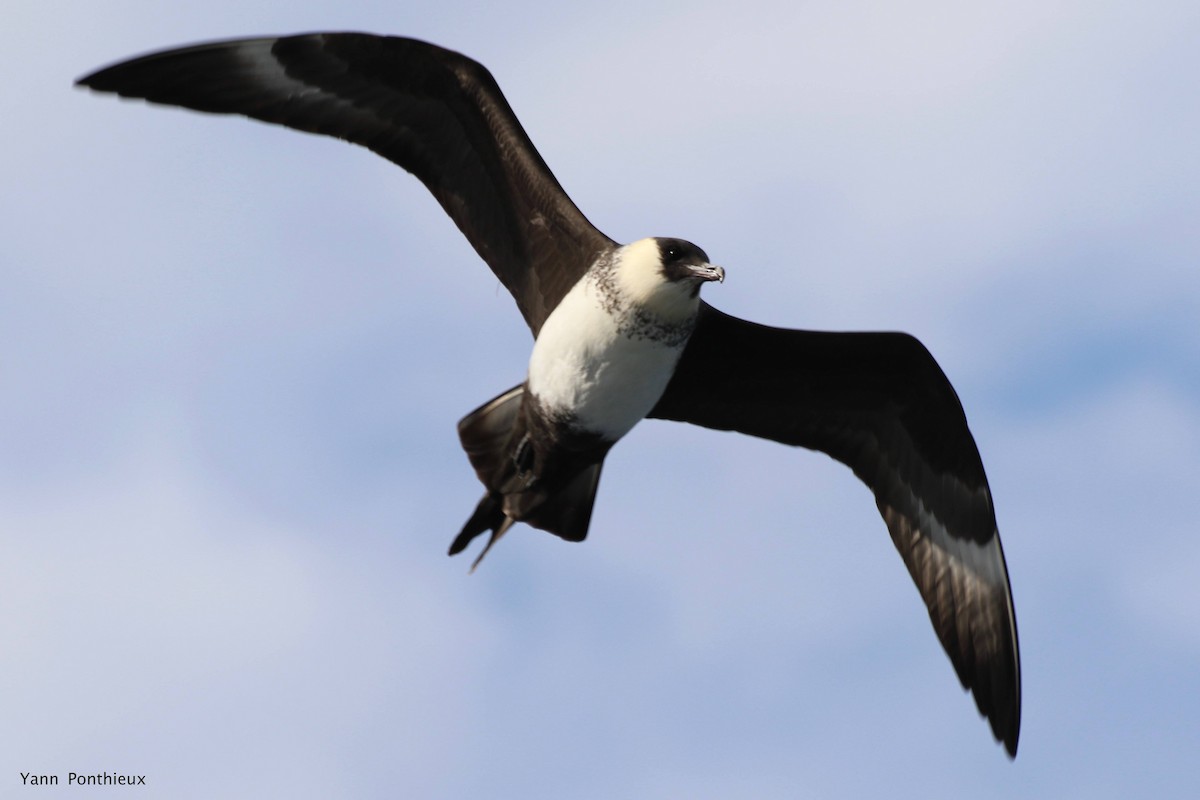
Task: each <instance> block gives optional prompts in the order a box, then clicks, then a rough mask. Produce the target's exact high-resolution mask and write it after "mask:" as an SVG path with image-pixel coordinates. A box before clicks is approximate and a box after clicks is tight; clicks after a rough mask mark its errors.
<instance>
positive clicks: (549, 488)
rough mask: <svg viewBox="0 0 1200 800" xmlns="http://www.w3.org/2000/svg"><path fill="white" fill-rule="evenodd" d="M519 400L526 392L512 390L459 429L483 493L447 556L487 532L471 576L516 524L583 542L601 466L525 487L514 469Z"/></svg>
mask: <svg viewBox="0 0 1200 800" xmlns="http://www.w3.org/2000/svg"><path fill="white" fill-rule="evenodd" d="M523 395H524V386H514V387H513V388H511V389H509V390H508V391H506V392H504V393H503V394H500V395H498V396H497V397H495V398H493V399H492V400H489V401H488V402H486V403H484V404H483V405H481V406H480V407H479V408H477V409H475V410H474V411H472V412H471V413H470V414H468V415H467V416H465V417H463V419H462V421H461V422H459V423H458V435H459V439H460V440H461V442H462V446H463V450H465V451H466V453H467V458H468V459H470V461H471V466H472V467H474V468H475V474H476V475H478V476H479V480H480V481H481V482H482V483H483V485H484V486H485V487H486V488H487V492H486V493H485V494H484V496H483V498H482V499H481V500H480V501H479V504H478V505H477V506H476V507H475V511H474V513H472V514H471V518H470V519H468V520H467V522H466V524H465V525H463V528H462V530H461V531H459V534H458V536H456V537H454V541H453V542H451V544H450V555H452V556H453V555H457V554H458V553H461V552H462V551H463V550H465V549H466V548H467V546H468V545H469V544H470V543H471V542H472V541H473V540H474V539H475V538H476V537H477V536H479V535H481V534H482V533H484V532H485V531H491V537H490V538H489V539H488V543H487V545H486V546H485V547H484V549H483V552H482V553H481V554H480V555H479V557H478V558H477V559H476V560H475V565H474V566H472V567H471V570H472V571H474V569H475V567H476V566H478V565H479V562H480V561H482V560H483V557H484V555H486V554H487V552H488V551H489V550H490V549H491V548H492V546H493V545H494V544H495V543H496V542H497V541H499V540H500V537H502V536H503V535H504V534H505V533H506V532H507V531H508V529H509V528H510V527H512V525H513V524H514V523H516V522H525V523H528V524H529V525H532V526H533V527H535V528H540V529H542V530H545V531H548V532H550V533H553V534H555V535H556V536H560V537H562V538H563V539H566V540H567V541H571V542H581V541H583V540H584V538H586V537H587V531H588V525H589V523H590V522H591V518H592V507H593V506H594V504H595V501H596V489H597V487H598V486H599V483H600V468H601V466H602V464H603V461H597V462H594V463H591V464H587V465H586V466H584V467H583V469H581V470H580V471H579V472H578V473H577V474H575V475H574V476H571V477H569V478H566V483H565V484H562V483H559V482H558V481H551V482H542V481H538V482H535V483H534V484H533V485H529V484H528V482H527V479H523V478H522V477H521V476H519V475H518V472H517V466H516V464H515V463H514V457H515V451H516V448H517V445H518V443H519V442H520V441H521V440H522V438H523V437H524V436H525V423H524V420H523V417H522V414H521V399H522V397H523ZM601 458H602V456H601ZM515 487H519V488H515Z"/></svg>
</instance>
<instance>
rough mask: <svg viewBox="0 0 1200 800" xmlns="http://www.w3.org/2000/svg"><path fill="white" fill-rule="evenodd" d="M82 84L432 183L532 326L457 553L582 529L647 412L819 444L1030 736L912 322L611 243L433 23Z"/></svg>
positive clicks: (1008, 603)
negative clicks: (748, 296)
mask: <svg viewBox="0 0 1200 800" xmlns="http://www.w3.org/2000/svg"><path fill="white" fill-rule="evenodd" d="M78 83H79V84H81V85H83V86H87V87H90V88H91V89H95V90H97V91H101V92H114V93H116V94H118V95H121V96H123V97H132V98H141V99H145V100H148V101H150V102H154V103H164V104H168V105H177V106H183V107H186V108H191V109H195V110H197V111H206V112H212V113H219V114H242V115H244V116H247V117H252V118H254V119H258V120H262V121H265V122H272V123H277V124H280V125H285V126H287V127H290V128H296V129H298V130H302V131H308V132H310V133H317V134H324V135H327V136H334V137H337V138H340V139H345V140H347V141H350V142H354V143H355V144H359V145H362V146H364V147H367V148H369V149H370V150H372V151H374V152H376V153H378V154H379V155H381V156H383V157H384V158H387V159H388V160H390V161H393V162H395V163H396V164H399V165H400V166H401V167H403V168H404V169H405V170H407V171H409V172H411V173H412V174H414V175H415V176H416V177H417V178H418V179H420V181H421V182H422V183H424V184H425V186H426V188H428V189H429V191H431V192H432V193H433V195H434V197H436V198H437V200H438V202H439V203H441V205H442V208H443V209H445V211H446V213H447V214H449V215H450V217H451V219H453V220H454V222H455V224H457V225H458V227H459V229H460V230H461V231H462V232H463V234H464V235H465V236H466V237H467V239H468V240H469V241H470V243H471V245H472V246H473V247H474V248H475V250H476V252H478V253H479V255H480V257H481V258H483V260H484V261H485V262H487V264H488V266H489V267H491V269H492V272H494V273H495V274H496V276H497V277H498V278H499V279H500V281H501V282H502V283H503V284H504V286H505V288H507V289H508V291H509V292H511V293H512V296H513V298H514V299H515V300H516V303H517V306H518V308H519V309H520V311H521V314H522V315H523V316H524V318H525V321H526V323H528V325H529V328H530V330H531V331H532V332H533V335H534V346H533V353H532V356H531V357H530V361H529V369H528V372H527V375H526V378H525V381H524V382H523V383H521V384H520V385H518V386H515V387H513V388H511V389H509V390H507V391H505V392H503V393H502V394H500V395H498V396H497V397H495V398H494V399H492V400H490V401H488V402H487V403H485V404H483V405H482V406H480V407H479V408H477V409H476V410H474V411H472V412H471V413H470V414H468V415H467V416H466V417H465V418H463V420H462V421H461V422H460V423H459V426H458V433H459V438H460V440H461V443H462V446H463V448H464V449H465V450H466V452H467V456H468V458H469V459H470V462H471V465H472V466H473V467H474V469H475V472H476V473H477V475H478V476H479V479H480V481H481V482H482V483H483V485H484V487H485V490H486V491H485V493H484V495H483V499H482V500H480V501H479V504H478V506H477V507H476V509H475V512H474V513H473V514H472V515H471V517H470V519H469V520H468V521H467V523H466V525H465V526H464V527H463V529H462V531H461V532H460V533H459V534H458V536H457V537H456V538H455V539H454V541H453V543H452V544H451V546H450V554H451V555H454V554H456V553H458V552H461V551H462V550H463V549H464V548H466V547H467V545H468V544H469V543H470V542H471V541H472V540H473V539H474V538H475V537H476V536H479V535H480V534H482V533H484V532H485V531H487V532H489V533H490V537H489V540H488V543H487V545H486V546H485V547H484V549H483V553H486V552H487V551H488V549H489V548H491V546H492V545H494V544H495V543H496V541H497V540H498V539H499V538H500V537H501V536H502V535H503V534H504V533H505V531H507V530H508V529H509V528H510V527H511V526H512V525H513V524H514V523H516V522H524V523H527V524H529V525H532V526H533V527H535V528H540V529H542V530H545V531H549V532H550V533H553V534H555V535H557V536H560V537H562V538H563V539H566V540H569V541H581V540H583V539H584V537H585V536H586V535H587V531H588V523H589V521H590V519H591V513H592V505H593V502H594V500H595V495H596V487H597V485H598V482H599V479H600V469H601V467H602V465H603V463H604V457H605V455H606V454H607V453H608V451H609V449H610V448H611V447H612V446H613V444H615V443H616V442H617V441H618V440H619V439H620V438H621V437H622V436H624V435H625V434H626V433H628V432H629V430H630V429H631V428H632V427H633V426H634V425H635V424H636V423H637V422H638V421H639V420H641V419H642V418H644V417H654V418H658V419H668V420H678V421H681V422H690V423H692V424H694V425H700V426H703V427H706V428H714V429H716V430H726V431H740V432H742V433H746V434H749V435H751V436H758V437H762V438H765V439H772V440H774V441H777V442H782V443H783V444H787V445H793V446H800V447H805V448H809V449H812V450H819V451H821V452H824V453H827V454H828V455H830V456H832V457H833V458H835V459H837V460H838V461H840V462H842V463H844V464H846V465H847V466H849V467H850V468H851V469H852V470H853V471H854V474H855V475H857V476H858V477H859V478H860V479H861V480H862V481H863V482H864V483H866V484H867V486H869V487H870V488H871V491H872V492H873V493H874V495H875V500H876V504H877V505H878V507H879V511H880V513H881V514H882V515H883V519H884V521H885V522H886V523H887V528H888V531H889V532H890V533H891V536H892V541H893V542H894V543H895V545H896V548H897V550H899V552H900V556H901V558H902V559H903V560H904V563H905V565H906V566H907V567H908V570H909V572H910V573H911V575H912V578H913V580H914V581H915V582H916V585H917V589H918V590H919V592H920V594H921V597H922V599H923V600H924V601H925V604H926V606H927V607H928V609H929V616H930V619H931V620H932V622H933V627H934V630H935V631H936V633H937V636H938V638H939V639H940V640H941V643H942V646H943V648H945V651H946V653H947V654H948V655H949V657H950V661H951V662H952V663H953V665H954V668H955V670H956V671H957V673H958V678H959V680H960V681H961V683H962V685H963V687H964V689H969V690H970V691H971V692H973V693H974V696H975V702H976V705H977V706H978V708H979V711H980V713H981V714H982V715H984V716H985V717H987V719H988V720H989V721H990V723H991V728H992V732H993V734H994V735H995V736H996V738H997V739H998V740H1000V741H1001V742H1003V744H1004V747H1005V748H1006V750H1007V751H1008V754H1009V755H1010V757H1011V756H1015V755H1016V752H1017V737H1018V732H1019V730H1020V720H1021V673H1020V657H1019V653H1018V646H1017V624H1016V617H1015V615H1014V612H1013V602H1012V593H1011V590H1010V588H1009V581H1008V570H1007V568H1006V566H1005V562H1004V553H1003V550H1002V549H1001V546H1000V537H999V534H998V532H997V529H996V516H995V511H994V510H993V507H992V496H991V491H990V490H989V488H988V483H987V478H986V477H985V475H984V470H983V463H982V461H981V460H980V457H979V452H978V450H977V448H976V446H975V440H974V439H973V438H972V436H971V432H970V431H969V430H968V428H967V421H966V417H965V415H964V413H963V409H962V405H961V403H960V402H959V399H958V396H957V395H956V394H955V392H954V389H953V388H952V387H951V385H950V382H949V380H948V379H947V378H946V376H945V374H944V373H943V372H942V370H941V368H940V367H939V366H938V364H937V362H936V361H935V360H934V359H933V356H931V355H930V353H929V351H928V350H926V349H925V347H924V346H923V345H922V344H921V343H920V342H919V341H917V339H915V338H913V337H912V336H909V335H907V334H903V333H825V332H817V331H806V330H787V329H781V328H773V327H767V326H765V325H759V324H756V323H753V322H747V321H745V320H741V319H737V318H735V317H732V316H730V315H728V314H724V313H722V312H720V311H718V310H717V309H715V308H713V307H712V306H710V305H708V304H707V303H705V302H703V301H701V300H700V297H699V294H700V288H701V286H702V285H704V284H705V283H707V282H710V281H721V280H723V279H724V277H725V273H724V270H723V269H722V268H721V267H718V266H715V265H713V264H712V263H711V262H710V260H709V258H708V256H707V255H706V254H705V253H704V251H703V250H701V249H700V248H699V247H697V246H696V245H694V244H691V243H690V242H687V241H684V240H681V239H670V238H661V237H660V238H648V239H641V240H639V241H635V242H633V243H632V244H626V245H619V244H617V243H616V242H614V241H613V240H612V239H610V238H608V237H607V236H605V235H604V234H603V233H601V232H600V231H599V230H597V229H596V228H595V227H593V226H592V224H591V223H590V222H588V220H587V218H586V217H584V215H583V214H582V213H581V212H580V210H579V209H578V208H577V207H576V206H575V204H574V203H573V202H571V200H570V198H569V197H567V195H566V193H565V192H564V191H563V189H562V187H561V186H560V185H559V183H558V181H557V180H556V179H555V178H554V175H553V174H551V172H550V169H549V167H547V166H546V163H545V162H544V161H543V160H542V158H541V156H540V155H539V154H538V152H537V150H536V149H535V148H534V146H533V143H532V142H531V141H530V140H529V137H528V135H527V134H526V133H525V130H524V129H523V128H522V127H521V124H520V123H519V122H518V121H517V118H516V115H515V114H514V113H513V111H512V109H511V108H510V107H509V105H508V102H507V101H506V100H505V99H504V95H503V94H501V92H500V87H499V86H498V85H497V84H496V81H495V80H494V79H493V78H492V76H491V74H490V73H489V72H488V71H487V69H485V68H484V67H483V66H482V65H480V64H478V63H476V62H475V61H473V60H471V59H469V58H467V57H465V56H463V55H461V54H459V53H456V52H453V51H451V50H446V49H443V48H441V47H437V46H435V45H432V44H428V43H425V42H420V41H416V40H413V39H405V38H398V37H381V36H373V35H368V34H360V33H318V34H307V35H300V36H287V37H281V38H254V39H239V40H230V41H221V42H212V43H207V44H199V45H194V46H190V47H184V48H179V49H173V50H167V51H163V52H158V53H153V54H149V55H145V56H142V57H139V58H134V59H132V60H129V61H125V62H122V63H118V64H115V65H113V66H110V67H107V68H105V69H102V70H100V71H98V72H95V73H94V74H91V75H88V76H87V77H85V78H82V79H80V80H79V81H78ZM482 557H483V555H482V554H481V555H480V556H479V558H482ZM475 563H476V564H478V563H479V559H476V562H475Z"/></svg>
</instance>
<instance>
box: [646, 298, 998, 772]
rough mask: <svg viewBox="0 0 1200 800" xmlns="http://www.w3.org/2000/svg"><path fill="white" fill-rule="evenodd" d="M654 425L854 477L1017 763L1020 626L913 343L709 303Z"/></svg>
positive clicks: (992, 529)
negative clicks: (725, 435) (778, 452)
mask: <svg viewBox="0 0 1200 800" xmlns="http://www.w3.org/2000/svg"><path fill="white" fill-rule="evenodd" d="M650 416H652V417H658V418H661V419H671V420H679V421H682V422H691V423H693V424H696V425H702V426H704V427H707V428H715V429H718V430H731V431H740V432H742V433H746V434H750V435H752V436H759V437H762V438H765V439H772V440H774V441H777V442H782V443H784V444H790V445H798V446H801V447H807V448H811V449H813V450H820V451H822V452H825V453H828V454H829V455H831V456H833V457H834V458H836V459H837V460H838V461H841V462H842V463H844V464H847V465H848V466H849V467H850V468H851V469H853V470H854V474H855V475H857V476H858V477H859V478H860V479H861V480H862V481H863V482H864V483H866V484H867V486H869V487H870V488H871V490H872V492H874V494H875V501H876V504H877V505H878V506H879V511H880V513H882V515H883V518H884V520H885V521H886V523H887V527H888V530H889V531H890V532H891V535H892V540H893V542H894V543H895V545H896V548H897V550H899V551H900V555H901V557H902V558H903V559H904V563H905V564H906V565H907V566H908V570H909V572H910V573H911V575H912V578H913V580H914V581H915V582H916V584H917V589H918V590H919V591H920V593H921V597H922V598H923V599H924V601H925V605H926V606H927V608H928V609H929V616H930V619H931V620H932V621H933V627H934V630H935V631H936V632H937V635H938V638H939V639H940V640H941V642H942V646H943V647H944V648H945V650H946V653H947V654H948V655H949V656H950V660H951V662H953V664H954V668H955V670H956V671H957V673H958V677H959V680H960V681H961V682H962V684H963V687H964V688H968V689H970V690H971V691H972V692H973V693H974V695H975V702H976V704H977V705H978V707H979V711H980V713H982V714H983V715H985V716H986V717H987V718H988V719H989V721H990V722H991V726H992V732H993V733H994V734H995V736H996V738H998V739H1000V740H1001V741H1003V742H1004V744H1005V747H1006V748H1007V750H1008V752H1009V754H1010V755H1015V754H1016V750H1017V737H1018V733H1019V730H1020V723H1021V671H1020V656H1019V653H1018V646H1017V623H1016V617H1015V615H1014V612H1013V604H1012V594H1011V591H1010V589H1009V582H1008V570H1007V568H1006V566H1005V563H1004V553H1003V551H1002V550H1001V547H1000V537H999V534H998V533H997V530H996V516H995V512H994V510H993V508H992V495H991V491H990V490H989V488H988V484H987V478H986V477H985V475H984V471H983V463H982V462H981V461H980V459H979V452H978V450H977V449H976V447H975V440H974V439H973V438H972V436H971V432H970V431H969V430H968V428H967V421H966V417H965V415H964V414H963V410H962V405H961V404H960V403H959V400H958V397H957V395H956V394H955V392H954V389H953V388H952V387H951V385H950V382H949V381H948V380H947V379H946V376H945V375H944V374H943V373H942V370H941V368H940V367H939V366H938V365H937V362H936V361H934V359H933V357H932V356H931V355H930V354H929V351H928V350H926V349H925V347H924V346H923V345H922V344H921V343H920V342H918V341H917V340H916V339H914V338H913V337H911V336H908V335H906V334H900V333H819V332H813V331H797V330H784V329H780V328H771V327H768V326H765V325H757V324H754V323H751V322H746V321H744V320H740V319H737V318H735V317H731V316H729V315H727V314H723V313H721V312H720V311H717V310H716V309H714V308H712V307H711V306H708V305H707V304H705V305H703V306H702V308H701V314H700V319H699V322H698V323H697V326H696V331H695V333H694V334H693V335H692V338H691V340H690V341H689V343H688V345H687V349H686V350H685V351H684V353H683V357H682V358H681V359H680V362H679V367H678V368H677V370H676V372H675V375H674V377H673V378H672V380H671V383H670V384H669V385H668V386H667V389H666V392H665V393H664V394H663V397H662V399H661V400H660V401H659V403H658V405H657V406H656V407H655V408H654V410H653V411H651V413H650Z"/></svg>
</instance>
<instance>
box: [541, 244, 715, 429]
mask: <svg viewBox="0 0 1200 800" xmlns="http://www.w3.org/2000/svg"><path fill="white" fill-rule="evenodd" d="M699 308H700V300H699V297H697V296H696V295H695V294H693V293H692V291H691V287H688V286H683V285H680V284H678V283H673V282H671V281H669V280H668V279H667V278H666V276H665V275H664V274H663V272H662V269H661V257H660V255H659V251H658V245H657V243H656V242H655V241H654V240H653V239H643V240H641V241H638V242H634V243H633V244H630V245H626V246H625V247H622V248H620V249H618V250H617V251H615V252H614V253H613V254H612V256H611V258H610V259H606V260H604V261H602V262H598V263H597V264H596V265H594V266H593V267H592V269H591V270H589V271H588V273H587V274H586V275H584V276H583V277H582V278H581V279H580V280H579V282H578V283H576V284H575V286H574V287H572V288H571V291H569V292H568V293H567V295H566V297H564V298H563V300H562V302H561V303H559V304H558V306H557V307H556V308H555V309H554V311H553V312H551V314H550V316H549V317H548V318H547V319H546V322H545V323H544V324H543V325H542V329H541V331H540V332H539V334H538V338H537V341H536V342H535V343H534V346H533V355H532V356H531V357H530V359H529V383H528V385H529V390H530V393H531V394H532V395H533V396H534V397H535V398H536V399H537V400H538V402H539V403H541V404H542V406H543V407H545V408H546V410H547V411H549V412H550V413H552V414H554V415H556V416H561V417H563V418H564V419H566V420H568V421H569V422H570V423H571V424H573V425H574V426H576V427H577V428H580V429H582V430H585V431H588V432H591V433H597V434H600V435H601V436H603V437H604V438H605V439H608V440H610V441H616V440H617V439H620V438H621V437H622V436H624V435H625V434H626V433H628V432H629V431H630V429H631V428H633V426H634V425H636V424H637V422H638V420H640V419H642V418H643V417H645V416H646V414H648V413H649V412H650V409H652V408H654V404H655V403H657V402H658V399H659V398H660V397H662V393H663V390H664V389H666V388H667V383H668V382H669V381H670V380H671V376H672V375H673V374H674V372H675V365H676V364H677V363H678V362H679V356H680V355H681V354H682V353H683V348H684V345H686V344H687V337H688V336H689V335H690V333H691V328H692V326H693V325H694V324H695V317H696V313H697V312H698V311H699Z"/></svg>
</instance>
